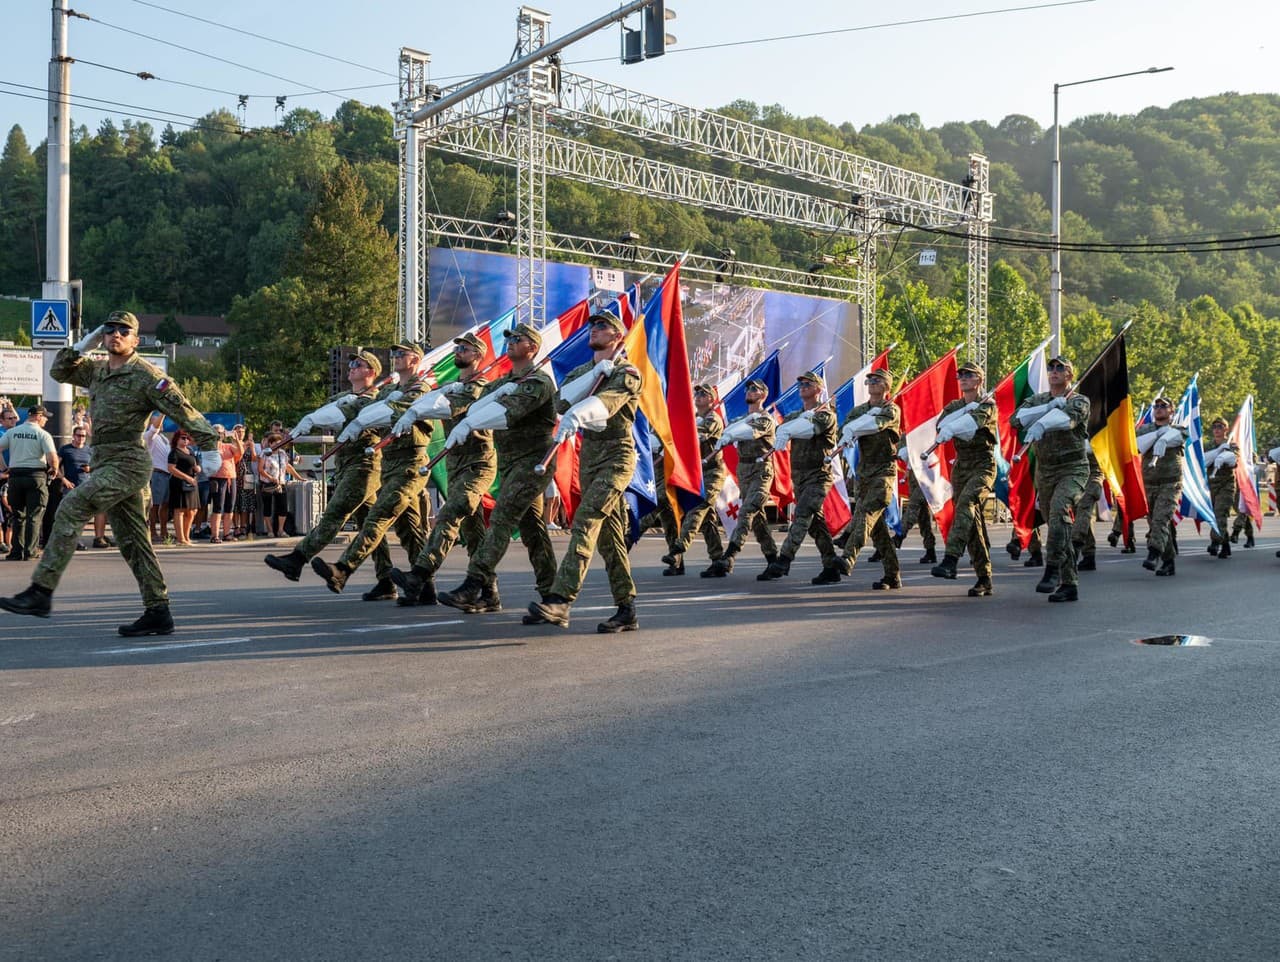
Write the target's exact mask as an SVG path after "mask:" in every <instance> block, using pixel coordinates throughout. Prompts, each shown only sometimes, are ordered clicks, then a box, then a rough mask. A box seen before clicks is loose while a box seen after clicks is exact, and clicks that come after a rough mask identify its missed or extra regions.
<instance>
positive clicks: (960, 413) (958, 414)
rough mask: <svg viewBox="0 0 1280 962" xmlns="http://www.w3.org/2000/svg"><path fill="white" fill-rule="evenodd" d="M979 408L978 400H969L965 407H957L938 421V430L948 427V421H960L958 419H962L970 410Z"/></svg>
mask: <svg viewBox="0 0 1280 962" xmlns="http://www.w3.org/2000/svg"><path fill="white" fill-rule="evenodd" d="M977 408H978V402H977V401H970V402H969V403H968V404H966V405H965V406H964V407H962V408H956V409H955V410H954V411H952V412H951V413H950V414H948V415H947V416H946V417H944V418H942V419H941V420H940V421H938V430H939V431H941V430H942V429H943V428H944V427H946V426H947V422H948V421H958V420H960V418H962V417H964V416H965V415H966V414H968V413H969V412H970V411H976V410H977Z"/></svg>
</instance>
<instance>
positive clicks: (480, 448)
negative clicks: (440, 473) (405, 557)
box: [414, 377, 497, 574]
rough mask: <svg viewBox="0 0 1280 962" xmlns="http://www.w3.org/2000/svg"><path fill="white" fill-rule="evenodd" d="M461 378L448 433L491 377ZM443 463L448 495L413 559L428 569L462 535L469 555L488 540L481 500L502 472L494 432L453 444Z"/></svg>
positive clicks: (451, 407) (435, 565)
mask: <svg viewBox="0 0 1280 962" xmlns="http://www.w3.org/2000/svg"><path fill="white" fill-rule="evenodd" d="M458 383H459V384H460V385H461V388H459V389H456V390H454V391H453V392H451V393H449V394H447V395H446V398H447V399H448V401H449V417H448V418H446V419H445V421H444V430H445V434H446V436H448V432H450V431H452V430H453V428H454V426H455V425H456V424H457V423H458V422H459V421H460V420H462V418H464V417H465V416H466V414H467V411H468V410H469V409H470V408H471V404H472V402H473V401H475V400H476V399H477V398H479V397H480V396H481V395H482V394H484V393H485V386H486V385H487V384H488V383H489V382H488V381H486V380H485V379H484V378H482V377H475V378H472V379H470V380H468V381H460V382H458ZM451 387H452V385H451ZM444 465H445V470H446V471H447V472H448V476H449V494H448V496H447V497H446V498H445V500H444V504H442V505H441V506H440V510H439V511H437V512H436V517H435V523H434V524H433V525H432V527H431V534H429V535H428V536H427V543H426V545H424V546H423V549H422V552H421V553H420V554H419V555H418V558H417V560H416V561H415V562H414V565H415V566H417V567H420V568H426V569H427V570H428V571H430V572H431V573H432V574H435V573H436V572H437V571H439V570H440V566H441V565H442V564H444V559H445V557H446V556H447V555H448V554H449V549H450V548H452V547H453V545H454V543H455V542H456V541H457V540H458V536H459V534H461V536H462V540H463V541H464V542H465V543H466V546H467V557H469V558H474V557H475V554H476V551H477V550H479V548H480V543H481V542H482V541H484V536H485V526H484V512H483V511H482V510H481V508H480V501H481V499H482V498H483V497H484V496H485V495H486V494H487V493H488V492H489V488H490V487H492V486H493V480H494V478H495V477H497V460H496V456H495V455H494V452H493V432H492V431H472V432H471V434H470V435H469V436H468V437H467V440H466V441H464V442H462V443H461V444H456V445H454V446H453V447H452V448H450V449H449V453H448V454H446V455H445V458H444Z"/></svg>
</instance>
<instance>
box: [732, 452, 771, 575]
mask: <svg viewBox="0 0 1280 962" xmlns="http://www.w3.org/2000/svg"><path fill="white" fill-rule="evenodd" d="M772 486H773V458H769V459H768V460H767V461H765V462H764V463H763V464H743V463H742V462H741V461H739V462H738V487H739V488H740V490H741V497H742V502H741V504H740V505H739V507H738V523H737V524H736V525H734V528H733V534H732V535H730V537H729V546H730V547H731V548H732V549H733V551H734V553H735V554H736V553H737V552H739V551H741V550H742V546H743V544H745V543H746V540H747V533H748V532H751V533H752V534H754V535H755V536H756V541H757V542H758V543H759V545H760V550H761V551H763V552H764V553H765V554H766V555H770V554H777V553H778V545H777V544H776V543H775V542H774V540H773V532H772V531H770V530H769V519H768V518H766V517H765V514H764V506H765V504H767V503H768V500H769V489H770V488H771V487H772Z"/></svg>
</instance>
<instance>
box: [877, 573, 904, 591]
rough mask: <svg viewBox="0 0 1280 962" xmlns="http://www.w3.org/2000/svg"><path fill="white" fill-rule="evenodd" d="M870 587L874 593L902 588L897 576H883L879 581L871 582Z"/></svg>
mask: <svg viewBox="0 0 1280 962" xmlns="http://www.w3.org/2000/svg"><path fill="white" fill-rule="evenodd" d="M871 587H872V588H874V589H875V590H876V591H896V590H897V589H899V588H901V587H902V579H901V578H900V577H898V575H894V576H893V577H892V578H890V577H889V576H888V575H885V576H884V577H883V578H881V579H880V580H879V581H873V582H871Z"/></svg>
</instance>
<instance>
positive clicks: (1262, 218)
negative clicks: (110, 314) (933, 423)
mask: <svg viewBox="0 0 1280 962" xmlns="http://www.w3.org/2000/svg"><path fill="white" fill-rule="evenodd" d="M723 112H725V113H728V114H732V115H734V116H737V117H740V118H743V119H746V120H750V121H753V122H756V123H759V124H762V125H764V126H767V127H771V128H775V129H779V130H784V131H786V132H788V133H793V134H796V135H799V136H802V137H807V138H810V139H813V140H817V141H820V142H822V143H826V144H830V145H834V146H837V147H841V148H844V149H847V150H851V151H854V152H857V153H860V154H864V155H867V156H870V157H873V158H875V159H878V160H882V161H886V162H889V163H892V164H897V165H901V166H904V167H908V168H911V169H914V170H919V171H922V172H925V173H929V174H934V175H937V176H940V177H945V178H947V179H950V180H960V179H961V178H962V177H963V176H964V174H965V172H966V169H967V155H968V154H969V153H970V152H980V153H985V154H986V155H987V156H988V157H990V159H991V162H992V178H991V182H992V190H993V192H994V193H995V195H996V198H995V211H996V224H995V233H996V234H997V235H998V236H999V237H1001V238H1006V240H1001V241H998V242H996V243H994V244H993V249H992V254H993V270H992V291H991V294H992V297H991V314H992V336H991V340H992V343H991V367H992V368H993V370H1002V369H1003V368H1004V367H1006V366H1007V365H1008V364H1009V363H1012V361H1013V359H1014V358H1015V357H1016V356H1017V355H1018V354H1019V353H1020V352H1023V351H1025V350H1027V349H1029V348H1030V347H1032V346H1034V344H1035V342H1036V341H1037V340H1038V339H1039V337H1040V336H1042V332H1045V331H1047V323H1046V321H1045V315H1044V307H1043V303H1044V301H1045V299H1046V297H1047V291H1048V257H1047V255H1046V254H1045V253H1044V252H1043V251H1042V250H1031V249H1026V248H1025V247H1022V246H1020V244H1019V241H1020V240H1022V239H1030V240H1032V241H1040V242H1043V241H1044V240H1045V239H1046V238H1047V235H1048V232H1049V209H1048V200H1047V197H1048V184H1049V172H1050V152H1051V149H1052V143H1051V139H1050V136H1049V134H1050V133H1051V132H1050V131H1046V130H1043V129H1042V128H1041V127H1040V126H1039V125H1038V124H1037V123H1036V122H1035V121H1034V120H1032V119H1031V118H1028V117H1023V116H1010V117H1006V118H1005V119H1004V120H1002V121H1001V122H1000V123H999V124H997V125H995V126H992V125H991V124H989V123H986V122H982V121H977V122H970V123H963V122H953V123H948V124H943V125H942V126H940V127H937V128H932V129H930V128H926V127H924V126H923V125H922V124H921V123H920V120H919V118H918V117H916V116H915V115H908V116H901V117H894V118H891V119H889V120H887V121H885V122H883V123H879V124H874V125H868V126H864V127H862V128H860V129H859V128H855V127H854V126H853V125H851V124H845V125H841V126H838V127H837V126H834V125H832V124H830V123H828V122H826V121H824V120H822V119H820V118H799V117H794V116H791V115H790V114H788V113H787V112H786V111H785V110H783V109H782V108H780V107H776V106H774V107H764V108H761V107H758V106H757V105H755V104H751V103H746V102H735V103H733V104H730V105H728V106H727V107H725V108H723ZM591 136H593V137H596V138H607V140H608V144H609V146H611V147H614V148H616V149H620V150H628V151H633V152H641V151H642V150H643V149H645V148H642V147H641V145H639V144H636V143H634V142H632V141H629V140H628V139H627V138H625V137H623V136H620V135H612V134H598V133H593V134H591ZM74 139H75V145H74V148H73V152H72V171H73V188H72V198H73V200H72V204H73V209H72V237H73V240H72V270H73V273H74V274H75V275H76V276H78V277H81V278H83V279H84V282H85V292H86V306H87V309H88V311H89V312H90V316H98V315H100V314H101V313H102V312H104V311H105V310H107V309H109V308H113V307H120V306H129V307H132V308H134V309H137V310H145V311H148V312H158V313H174V314H182V313H192V314H195V313H229V314H230V315H231V319H232V320H233V322H234V321H236V320H241V321H243V322H244V323H243V324H242V334H241V336H240V338H239V339H238V343H237V345H236V346H237V347H238V348H239V349H240V351H241V359H242V360H243V358H244V357H245V356H248V357H249V358H250V359H251V360H250V361H248V362H246V364H247V365H248V366H250V367H251V368H252V367H253V366H254V365H259V366H261V362H259V361H255V360H252V358H253V357H254V356H255V353H254V352H258V353H260V354H262V355H264V356H266V355H269V354H270V353H271V345H270V344H269V343H264V342H263V339H264V338H266V337H267V336H268V335H267V333H266V332H265V331H264V328H263V324H262V323H261V320H262V318H263V317H264V316H266V315H270V316H275V317H278V318H280V319H281V320H280V321H279V323H280V324H287V323H288V318H289V317H292V316H295V315H299V314H300V315H301V316H304V317H306V318H307V323H308V325H309V328H308V330H307V331H306V332H305V333H306V336H305V337H303V336H301V335H299V334H297V332H294V333H293V334H290V335H289V336H287V337H285V338H284V340H285V341H286V342H296V343H298V344H300V345H301V344H306V345H312V344H322V343H325V341H326V338H328V337H330V336H332V337H333V338H334V339H336V338H337V337H339V336H340V335H341V334H343V333H344V332H345V333H351V332H352V328H351V327H350V325H351V320H350V319H348V320H347V321H346V322H345V323H346V325H347V327H346V328H345V329H343V328H341V324H342V322H340V321H338V320H329V319H328V318H329V313H328V312H330V311H333V310H336V309H341V305H342V304H343V303H345V302H344V300H343V297H345V294H342V293H340V292H335V291H333V290H329V289H324V288H325V287H326V285H329V284H334V283H341V284H343V285H349V284H350V283H351V282H352V278H351V277H350V276H344V277H343V278H341V280H340V281H339V280H334V279H333V278H332V277H331V276H330V272H329V269H328V267H326V266H325V265H323V264H317V263H316V262H315V261H316V259H317V258H323V257H329V258H330V259H331V258H332V251H331V250H330V251H328V252H327V253H322V252H325V251H326V244H329V245H332V243H333V238H334V236H335V235H343V234H346V233H349V234H350V235H351V240H350V244H349V245H348V248H347V249H346V252H345V254H344V260H345V261H349V262H351V263H359V265H360V267H359V268H358V270H359V271H362V272H367V273H368V274H369V275H370V276H368V277H364V278H363V279H362V284H363V290H362V292H361V293H360V295H359V298H363V299H364V300H363V301H360V302H361V303H367V302H368V299H369V298H370V297H372V298H374V299H375V300H377V299H380V298H386V297H393V294H392V292H393V290H394V282H395V260H394V254H393V249H392V246H391V245H390V244H388V243H386V234H388V233H393V232H394V229H395V206H396V165H395V158H396V145H395V142H394V140H393V139H392V122H391V117H390V115H389V114H388V113H387V112H386V111H385V110H383V109H382V108H369V107H365V106H362V105H360V104H357V103H355V102H348V103H345V104H343V105H342V107H340V108H339V109H338V111H337V112H336V113H335V115H334V117H333V118H332V119H325V118H324V117H322V116H321V115H319V114H317V113H315V112H312V111H306V110H295V111H293V112H292V113H290V114H288V115H287V116H286V117H285V118H284V120H283V122H282V124H281V126H280V127H278V128H274V129H260V130H252V131H249V132H247V133H245V134H242V133H241V132H240V131H239V130H238V128H237V126H236V120H235V117H234V115H232V114H231V113H229V112H225V111H224V112H220V113H217V114H212V115H210V116H209V117H206V118H205V119H204V121H202V122H201V123H200V124H199V125H198V126H197V127H196V129H193V130H189V131H181V132H177V131H174V130H173V129H172V128H167V129H165V130H164V131H163V132H162V133H161V135H160V136H159V137H158V138H157V137H156V135H155V132H154V131H153V129H152V128H151V127H150V126H149V125H147V124H145V123H132V122H128V121H125V122H123V123H122V125H121V126H116V125H114V124H113V123H111V122H110V121H108V122H104V123H103V124H102V125H101V126H100V127H99V128H98V130H97V131H96V132H93V133H90V132H89V131H88V130H86V129H84V128H79V129H78V130H77V131H76V134H75V138H74ZM648 149H649V150H650V152H654V151H655V149H654V148H648ZM662 149H663V150H665V148H662ZM1063 159H1064V166H1063V196H1064V208H1065V211H1066V214H1065V216H1064V231H1063V233H1064V241H1066V242H1069V243H1070V242H1082V241H1102V242H1121V241H1123V242H1151V241H1178V242H1182V241H1203V240H1205V239H1206V238H1222V237H1228V236H1232V237H1241V236H1254V235H1266V234H1276V233H1280V231H1277V230H1276V225H1277V224H1280V97H1278V96H1275V95H1236V94H1223V95H1221V96H1218V97H1212V98H1206V99H1199V100H1189V101H1184V102H1181V103H1178V104H1175V105H1173V106H1172V107H1170V108H1167V109H1155V108H1152V109H1149V110H1145V111H1143V112H1142V113H1140V114H1137V115H1136V116H1109V115H1108V116H1095V117H1087V118H1084V119H1081V120H1079V121H1076V122H1075V123H1073V124H1071V125H1070V126H1069V127H1067V128H1064V131H1063ZM680 162H682V163H685V164H689V165H693V166H705V167H707V168H710V169H715V170H717V171H719V172H724V173H730V174H733V175H736V176H742V177H756V176H758V175H757V174H756V173H755V172H754V171H751V170H748V169H744V168H742V167H736V166H734V165H728V164H723V163H720V162H715V161H710V160H706V159H692V160H691V159H690V158H689V157H688V156H684V155H682V156H681V159H680ZM428 173H429V176H430V181H431V185H432V190H433V192H434V197H435V198H436V201H437V203H438V205H439V207H440V209H441V210H443V211H446V212H449V213H455V214H466V215H468V216H472V217H477V218H491V217H493V216H494V215H496V214H497V213H498V212H499V211H501V210H504V209H506V208H508V207H510V206H512V204H513V200H512V199H511V198H510V195H511V194H512V192H513V191H514V183H513V176H512V175H511V174H509V173H506V172H504V171H503V170H502V169H501V168H493V167H484V166H478V165H475V164H471V163H464V162H461V161H459V160H457V159H456V158H449V157H438V158H435V159H433V160H432V162H431V164H430V170H429V172H428ZM548 199H549V204H548V208H549V221H550V224H551V227H552V228H553V229H555V230H559V231H563V232H566V233H573V234H579V235H585V236H600V237H615V236H617V235H619V234H620V233H621V232H622V231H625V230H635V231H638V232H639V233H640V234H641V235H642V237H643V238H644V241H645V243H646V244H651V245H653V246H657V247H666V248H671V249H693V250H699V251H707V252H712V251H716V250H719V249H721V248H724V247H732V248H733V249H734V250H736V251H737V254H738V257H739V258H740V259H742V260H748V261H756V262H761V263H766V264H783V265H789V266H795V267H801V268H804V267H807V266H808V265H809V264H810V263H812V262H813V259H814V257H815V255H817V254H821V253H824V252H828V251H829V248H830V245H831V240H830V238H828V237H825V236H814V235H811V234H808V233H806V232H804V231H801V230H797V229H794V228H790V227H782V226H773V225H769V224H765V223H762V222H759V221H754V220H749V219H732V218H724V217H720V216H718V215H714V214H709V213H705V212H702V211H698V210H690V209H688V208H683V207H679V206H677V205H673V204H666V203H661V202H651V201H646V200H644V199H641V198H638V197H631V196H627V195H621V194H618V193H616V192H610V191H606V190H601V189H596V188H591V187H585V186H581V185H577V184H567V183H557V182H553V183H552V184H551V185H550V186H549V198H548ZM348 218H354V220H353V221H348V220H347V219H348ZM379 222H380V226H381V228H382V230H379V229H378V227H379ZM43 233H44V157H43V150H42V149H38V147H37V149H33V146H32V144H31V143H30V141H29V140H28V137H27V136H26V135H25V134H24V132H23V131H22V130H21V129H20V128H17V127H14V128H13V129H12V130H10V132H9V134H8V138H7V140H6V142H5V146H4V152H3V156H2V157H0V294H20V295H33V294H38V293H39V289H40V280H41V278H42V276H43V256H44V239H43ZM304 236H309V238H310V241H309V243H306V244H304ZM326 236H327V237H328V240H325V238H326ZM1270 243H1273V242H1272V241H1267V240H1264V241H1259V242H1257V243H1256V244H1250V245H1249V246H1250V247H1251V248H1252V249H1244V250H1232V251H1212V252H1204V253H1189V252H1175V253H1146V254H1126V255H1122V256H1121V255H1114V254H1102V253H1073V252H1068V253H1066V254H1065V255H1064V275H1065V288H1066V310H1067V313H1068V317H1067V320H1066V322H1065V327H1066V331H1067V342H1068V345H1069V350H1070V351H1071V353H1073V354H1075V355H1076V356H1077V357H1080V358H1087V356H1088V355H1089V354H1090V353H1091V351H1092V350H1093V349H1095V348H1096V347H1097V346H1098V345H1099V344H1101V343H1102V341H1103V340H1104V339H1105V338H1106V337H1107V335H1108V333H1109V332H1110V331H1111V330H1113V329H1114V328H1115V327H1117V326H1118V325H1119V324H1120V323H1122V322H1123V321H1124V320H1126V319H1129V318H1131V317H1132V318H1136V319H1137V320H1138V323H1137V324H1135V326H1134V329H1133V340H1132V344H1133V347H1132V349H1131V352H1130V356H1131V361H1132V363H1133V366H1134V369H1135V375H1136V376H1135V386H1136V388H1137V390H1138V391H1139V392H1140V393H1142V392H1149V391H1151V390H1154V389H1155V388H1158V387H1160V386H1161V385H1165V386H1167V387H1168V388H1169V389H1170V390H1180V389H1181V387H1182V386H1183V384H1184V383H1185V381H1186V379H1187V378H1188V377H1189V376H1190V375H1191V374H1193V373H1195V372H1196V371H1200V372H1201V386H1202V393H1203V394H1204V396H1205V398H1206V404H1207V405H1208V406H1209V407H1210V408H1211V409H1212V410H1213V411H1214V412H1215V413H1217V412H1218V411H1224V412H1225V411H1227V410H1229V409H1231V408H1234V407H1235V406H1237V405H1238V404H1239V403H1240V401H1241V400H1242V399H1243V397H1244V396H1245V395H1246V394H1247V393H1250V392H1253V393H1256V394H1257V395H1258V402H1259V409H1258V413H1259V418H1260V421H1261V425H1260V430H1261V431H1263V432H1265V434H1276V433H1280V417H1278V416H1277V406H1276V405H1277V400H1280V398H1278V397H1277V395H1278V394H1280V392H1278V391H1277V385H1276V382H1275V371H1276V368H1277V365H1276V363H1275V361H1276V357H1275V354H1276V344H1277V340H1278V338H1277V334H1280V248H1273V247H1267V246H1264V245H1266V244H1270ZM882 244H883V246H882V248H881V253H880V264H881V268H882V276H883V281H882V285H881V294H880V300H881V303H880V307H881V317H882V322H881V333H882V337H883V340H885V341H886V342H887V341H888V340H890V339H896V340H899V341H901V342H903V344H904V345H906V346H907V347H908V348H909V350H912V351H914V352H915V353H916V355H917V356H916V359H915V362H916V363H923V362H924V361H925V360H926V359H927V358H928V357H929V356H930V355H933V354H936V353H937V352H939V351H940V350H942V349H944V348H945V347H946V346H949V345H950V344H953V343H955V341H956V340H958V339H963V336H962V334H963V328H964V317H963V266H964V250H963V243H962V241H960V240H958V239H956V238H949V237H945V236H930V235H927V234H923V233H919V232H904V233H903V234H902V235H901V236H898V235H896V234H891V235H890V236H888V237H886V238H885V239H884V240H883V241H882ZM926 246H927V247H931V248H933V249H935V250H937V251H938V264H937V266H935V267H926V268H921V267H918V266H916V263H915V261H916V254H917V253H918V251H919V249H920V248H922V247H926ZM308 252H310V253H308ZM357 255H358V256H357ZM331 266H332V264H331V263H330V264H329V267H331ZM343 290H344V291H345V290H346V287H344V288H343ZM303 300H306V301H307V304H308V305H309V306H307V307H306V308H305V309H301V308H299V305H300V304H301V303H302V301H303ZM353 303H355V302H353ZM388 317H394V303H391V304H390V305H387V308H386V310H380V311H379V312H378V316H377V317H376V318H367V319H366V320H365V321H363V322H362V323H361V325H358V326H357V327H358V329H359V330H362V331H368V332H370V333H372V332H377V331H380V330H381V329H382V328H383V327H385V325H386V324H387V323H388V320H387V319H388ZM250 320H253V321H254V323H248V322H249V321H250ZM317 325H320V326H319V327H317ZM957 332H960V333H961V337H960V338H957V337H956V336H955V334H956V333H957ZM203 373H204V374H205V376H206V380H207V379H208V378H210V377H212V378H214V379H215V380H216V379H217V378H218V377H219V376H221V372H219V371H216V370H214V371H207V372H203ZM269 381H270V379H269V378H268V379H267V380H261V381H258V382H257V383H258V387H259V389H260V390H262V391H266V390H268V385H269ZM309 389H310V388H309ZM319 389H320V388H319V386H318V385H317V386H315V390H319ZM279 400H280V403H282V404H286V403H287V406H289V407H291V408H292V407H301V406H303V405H304V404H307V403H310V400H311V399H310V398H309V397H307V398H301V397H296V396H290V397H288V400H287V402H286V401H285V399H284V398H281V399H279ZM1265 434H1264V436H1265Z"/></svg>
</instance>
